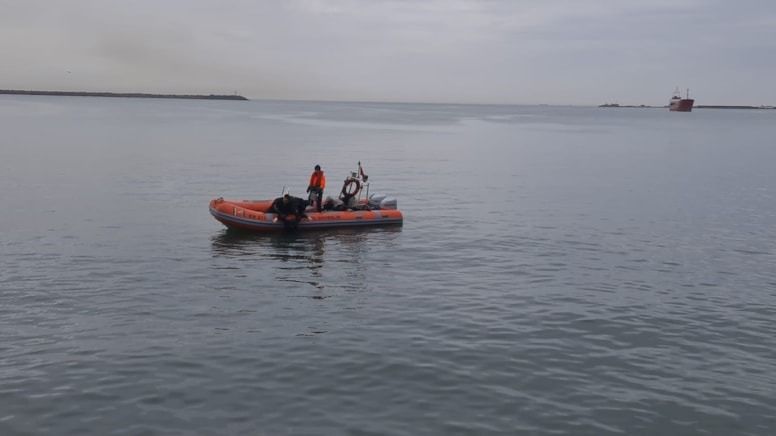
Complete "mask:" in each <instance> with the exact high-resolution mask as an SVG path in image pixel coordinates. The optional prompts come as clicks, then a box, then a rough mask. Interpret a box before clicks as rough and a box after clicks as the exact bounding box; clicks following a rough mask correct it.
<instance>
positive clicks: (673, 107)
mask: <svg viewBox="0 0 776 436" xmlns="http://www.w3.org/2000/svg"><path fill="white" fill-rule="evenodd" d="M694 103H695V100H693V99H691V98H690V90H689V89H687V98H682V96H681V95H680V92H679V87H678V86H677V87H676V89H675V90H674V95H673V97H671V101H670V102H669V103H668V110H670V111H671V112H692V105H693V104H694Z"/></svg>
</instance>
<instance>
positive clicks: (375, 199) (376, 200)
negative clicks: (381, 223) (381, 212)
mask: <svg viewBox="0 0 776 436" xmlns="http://www.w3.org/2000/svg"><path fill="white" fill-rule="evenodd" d="M383 200H385V195H380V194H372V195H370V196H369V202H368V204H369V207H370V208H371V209H380V202H382V201H383Z"/></svg>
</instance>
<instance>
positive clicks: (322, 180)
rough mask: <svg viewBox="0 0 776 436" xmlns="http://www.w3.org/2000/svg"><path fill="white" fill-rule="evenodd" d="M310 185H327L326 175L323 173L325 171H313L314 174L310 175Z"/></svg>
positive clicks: (323, 186) (314, 186)
mask: <svg viewBox="0 0 776 436" xmlns="http://www.w3.org/2000/svg"><path fill="white" fill-rule="evenodd" d="M308 187H310V188H319V189H323V188H325V187H326V176H324V175H323V171H313V174H312V175H311V176H310V184H309V185H308Z"/></svg>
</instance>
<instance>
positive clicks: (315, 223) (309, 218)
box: [210, 162, 404, 232]
mask: <svg viewBox="0 0 776 436" xmlns="http://www.w3.org/2000/svg"><path fill="white" fill-rule="evenodd" d="M315 169H316V171H317V170H319V169H320V167H318V166H316V168H315ZM368 180H369V176H367V175H366V174H365V173H364V169H363V168H362V167H361V162H359V163H358V171H354V172H351V173H350V176H348V177H347V178H345V183H344V184H343V185H342V191H340V194H339V198H338V199H337V200H335V199H333V198H331V197H329V198H327V199H326V202H324V204H323V205H322V206H324V207H323V209H324V210H323V211H322V212H317V211H316V209H313V208H312V207H308V208H307V209H304V207H305V205H309V204H311V203H312V202H313V201H315V200H314V193H311V194H310V201H307V202H304V200H302V199H296V200H298V201H301V204H300V206H299V207H301V209H298V210H304V217H303V218H302V219H300V220H297V219H296V216H294V215H284V216H282V217H281V216H278V214H276V213H274V210H273V208H272V203H273V200H255V201H250V200H242V201H239V200H224V199H223V198H216V199H215V200H211V201H210V214H211V215H213V216H214V217H215V218H216V219H217V220H218V221H220V222H221V223H223V224H224V225H225V226H226V227H229V228H232V229H241V230H249V231H254V232H281V231H285V230H320V229H335V228H347V227H368V226H388V225H401V224H402V222H403V221H404V217H403V216H402V214H401V212H400V211H399V210H397V209H396V200H395V199H393V198H388V197H386V196H384V195H377V194H372V195H369V181H368ZM311 184H312V181H311ZM284 191H285V188H284ZM308 191H309V189H308ZM362 193H363V194H365V195H363V196H362ZM318 200H320V198H319V199H318ZM327 205H329V206H331V207H329V208H327V207H326V206H327ZM326 209H328V210H326ZM292 210H293V209H292ZM298 210H297V211H298Z"/></svg>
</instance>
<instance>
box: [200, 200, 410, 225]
mask: <svg viewBox="0 0 776 436" xmlns="http://www.w3.org/2000/svg"><path fill="white" fill-rule="evenodd" d="M271 206H272V201H271V200H259V201H234V200H224V199H222V198H217V199H215V200H212V201H211V202H210V214H211V215H213V217H214V218H215V219H217V220H218V221H220V222H221V223H222V224H223V225H225V226H226V227H228V228H230V229H239V230H246V231H252V232H260V233H272V232H282V231H287V230H324V229H339V228H354V227H371V226H391V225H401V224H402V223H403V220H404V217H403V216H402V214H401V212H400V211H398V210H359V211H324V212H307V213H306V215H307V218H303V219H302V220H301V221H299V223H296V224H293V221H294V217H293V215H291V216H289V217H288V221H289V223H288V224H287V223H284V222H283V221H282V220H280V219H276V218H277V215H276V214H274V213H271V212H269V209H270V207H271Z"/></svg>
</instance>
